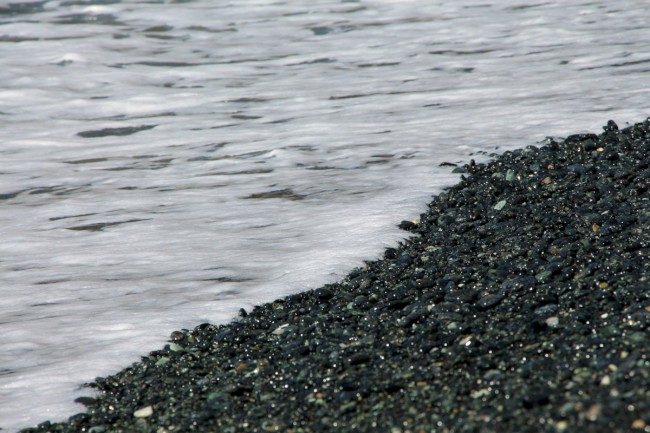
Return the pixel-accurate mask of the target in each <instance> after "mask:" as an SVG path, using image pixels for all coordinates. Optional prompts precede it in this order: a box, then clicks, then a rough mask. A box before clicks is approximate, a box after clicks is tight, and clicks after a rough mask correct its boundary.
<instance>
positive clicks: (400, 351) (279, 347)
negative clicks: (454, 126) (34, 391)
mask: <svg viewBox="0 0 650 433" xmlns="http://www.w3.org/2000/svg"><path fill="white" fill-rule="evenodd" d="M456 170H458V171H462V172H463V173H464V174H463V179H462V181H460V182H459V183H458V184H457V185H456V186H453V187H451V188H449V189H447V190H445V191H444V192H443V193H441V194H440V195H438V196H436V197H434V198H433V201H432V202H431V203H430V204H429V209H428V211H427V212H426V213H424V214H422V215H421V218H420V220H419V221H418V222H403V223H402V224H401V225H400V226H401V227H402V228H404V229H406V230H409V231H410V232H412V233H413V236H412V237H411V238H410V239H409V240H407V241H404V242H403V243H402V244H400V246H399V247H398V248H389V249H388V250H386V252H385V254H384V258H383V259H381V260H377V261H374V262H368V264H367V266H366V267H364V268H363V269H356V270H354V271H353V272H351V273H350V274H349V275H348V276H347V277H345V278H344V279H343V280H342V281H340V282H338V283H335V284H331V285H326V286H324V287H322V288H319V289H317V290H312V291H308V292H304V293H299V294H296V295H292V296H289V297H286V298H283V299H278V300H276V301H275V302H272V303H268V304H264V305H261V306H258V307H256V308H255V309H253V310H252V311H250V312H248V313H247V312H246V311H243V310H242V311H240V315H241V316H242V317H241V318H240V319H239V320H237V321H235V322H233V323H230V324H227V325H220V326H214V325H211V324H203V325H200V326H198V327H196V328H195V329H194V330H191V331H188V330H183V331H177V332H174V333H173V334H172V336H171V341H170V343H169V344H168V345H167V346H165V347H164V348H163V349H162V350H158V351H155V352H152V353H150V354H149V355H148V356H146V357H143V359H142V361H141V362H138V363H136V364H133V365H132V366H130V367H128V368H125V369H124V370H122V371H121V372H119V373H117V374H115V375H114V376H110V377H106V378H97V379H96V380H95V382H94V383H92V384H90V386H91V387H93V388H95V389H96V390H98V391H99V392H100V395H99V397H97V398H96V399H95V398H81V399H79V402H80V403H82V404H84V405H86V406H87V410H86V412H84V413H80V414H78V415H75V416H73V417H71V418H70V419H69V420H68V421H67V422H64V423H50V422H45V423H42V424H40V425H39V426H37V427H35V428H29V429H26V430H23V432H75V433H77V432H92V433H102V432H153V433H172V432H219V433H232V432H276V431H277V432H293V433H299V432H333V431H350V432H352V431H354V432H388V433H407V432H412V433H421V432H425V433H431V432H434V433H445V432H450V433H456V432H458V433H460V432H512V433H525V432H581V433H586V432H598V433H601V432H650V280H649V279H650V261H649V260H648V255H649V254H650V119H649V120H646V121H645V122H643V123H639V124H636V125H633V126H630V127H627V128H625V129H621V130H619V128H618V126H617V125H616V124H615V123H614V122H613V121H609V122H608V124H607V125H606V126H605V127H604V132H602V133H601V134H600V135H596V134H578V135H572V136H569V137H567V138H566V139H565V140H564V141H562V142H557V141H554V140H552V139H547V141H546V143H545V145H544V146H542V147H534V146H528V147H526V148H524V149H521V150H517V151H513V152H505V153H504V154H503V155H500V156H498V157H496V158H495V159H494V160H492V161H491V162H489V163H486V164H475V163H473V162H472V163H471V164H468V165H465V166H464V167H458V168H457V169H456Z"/></svg>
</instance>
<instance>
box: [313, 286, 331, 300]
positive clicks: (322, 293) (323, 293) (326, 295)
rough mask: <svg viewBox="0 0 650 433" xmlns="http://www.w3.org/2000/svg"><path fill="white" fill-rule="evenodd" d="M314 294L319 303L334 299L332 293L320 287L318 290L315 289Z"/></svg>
mask: <svg viewBox="0 0 650 433" xmlns="http://www.w3.org/2000/svg"><path fill="white" fill-rule="evenodd" d="M314 294H315V295H316V297H317V298H318V299H320V300H321V301H327V300H328V299H332V298H333V297H334V293H332V292H330V291H329V290H327V289H325V288H322V287H321V288H320V289H316V290H315V291H314Z"/></svg>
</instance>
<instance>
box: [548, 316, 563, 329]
mask: <svg viewBox="0 0 650 433" xmlns="http://www.w3.org/2000/svg"><path fill="white" fill-rule="evenodd" d="M545 322H546V324H547V325H548V326H550V327H551V328H555V327H557V325H559V323H560V319H559V318H558V317H557V316H551V317H548V318H547V319H546V320H545Z"/></svg>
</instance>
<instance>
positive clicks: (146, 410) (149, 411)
mask: <svg viewBox="0 0 650 433" xmlns="http://www.w3.org/2000/svg"><path fill="white" fill-rule="evenodd" d="M151 415H153V407H152V406H145V407H143V408H142V409H138V410H136V411H135V412H133V416H134V417H136V418H147V417H149V416H151Z"/></svg>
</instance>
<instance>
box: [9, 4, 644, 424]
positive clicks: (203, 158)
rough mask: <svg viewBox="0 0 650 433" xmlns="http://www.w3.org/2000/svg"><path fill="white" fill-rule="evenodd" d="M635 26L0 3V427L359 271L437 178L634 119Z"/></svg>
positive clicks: (636, 11)
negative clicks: (186, 339) (178, 340)
mask: <svg viewBox="0 0 650 433" xmlns="http://www.w3.org/2000/svg"><path fill="white" fill-rule="evenodd" d="M648 17H649V15H648V13H647V2H646V1H643V0H631V1H628V2H625V5H624V6H623V5H622V4H619V3H617V2H608V1H604V0H602V1H586V0H584V1H578V0H571V1H559V0H558V1H543V0H539V1H523V0H519V1H518V0H503V1H498V2H496V1H486V0H482V1H458V0H453V1H452V0H445V1H431V0H410V1H387V0H368V1H365V0H364V1H342V2H341V1H324V0H296V1H294V0H292V1H264V0H249V1H245V0H238V1H233V2H222V1H214V0H194V1H192V0H189V1H188V0H184V1H180V0H178V1H169V0H140V1H138V0H129V1H127V0H124V1H120V0H89V1H85V0H62V1H38V2H28V1H19V0H16V2H15V3H14V4H9V3H8V2H7V1H6V0H2V1H0V62H1V65H2V67H1V68H0V122H1V124H0V125H1V126H0V295H1V296H0V335H2V350H1V351H0V426H1V427H4V428H5V429H6V430H9V431H13V430H16V429H18V428H20V427H27V426H30V425H34V424H36V423H38V422H41V421H43V420H45V419H53V420H62V419H65V418H67V417H68V416H70V415H72V414H74V413H76V412H78V411H81V410H82V409H83V407H81V406H79V405H76V404H75V403H73V399H74V398H75V397H76V396H78V395H80V391H79V390H78V388H79V386H80V384H82V383H84V382H87V381H90V380H92V379H93V378H94V377H95V376H98V375H107V374H110V373H111V372H115V371H117V370H119V369H120V368H122V367H125V366H127V365H128V364H129V363H131V362H133V361H136V360H138V359H139V356H140V355H144V354H146V353H147V352H148V351H150V350H154V349H157V348H160V347H161V346H162V345H163V344H164V343H165V341H166V339H167V337H168V335H169V334H170V332H172V331H174V330H176V329H180V328H192V327H194V326H196V325H198V324H200V323H202V322H212V323H223V322H226V321H228V320H231V319H233V318H234V317H235V316H236V314H237V310H238V309H239V308H241V307H244V308H246V309H250V308H251V307H252V306H253V305H256V304H259V303H262V302H265V301H271V300H273V299H275V298H278V297H281V296H284V295H287V294H289V293H292V292H296V291H299V290H304V289H308V288H315V287H318V286H319V285H321V284H323V283H325V282H331V281H334V280H336V279H337V278H340V277H341V276H342V275H344V274H345V273H346V272H347V271H349V270H350V269H351V268H353V267H354V266H358V265H362V264H363V260H364V259H372V258H375V257H377V256H378V255H379V254H380V253H381V251H382V250H383V248H385V247H387V246H390V245H395V243H396V242H397V241H398V240H400V239H403V238H404V237H405V236H406V234H405V233H404V232H400V231H399V230H398V229H397V228H396V224H398V223H399V222H400V221H401V220H403V219H412V218H415V217H417V216H418V214H419V213H420V212H422V211H423V210H424V209H425V204H426V202H427V201H428V199H429V197H430V196H431V195H432V194H434V193H436V192H438V191H440V189H441V188H443V187H444V186H448V185H450V184H451V183H453V182H454V181H455V180H456V179H457V177H456V176H457V175H453V174H451V172H450V167H439V164H440V163H441V162H453V163H459V162H467V161H468V160H469V159H470V158H475V159H480V160H484V159H485V158H486V156H485V152H487V153H490V152H493V151H495V150H497V151H499V152H500V151H503V150H507V149H512V148H515V147H521V146H525V145H529V144H535V143H536V142H541V141H542V140H544V138H545V137H546V136H549V135H550V136H564V135H567V134H571V133H577V132H585V131H597V130H599V129H600V126H601V125H603V124H604V123H605V122H606V121H607V120H608V119H610V118H611V119H614V120H616V121H617V122H618V123H619V124H620V125H621V126H624V125H625V124H626V122H635V121H640V120H643V119H644V118H645V117H646V116H647V115H648V113H649V106H650V102H649V101H650V99H649V96H650V92H649V90H648V86H647V77H648V73H649V70H650V39H648V37H647V29H648V25H649V22H648V21H649V20H648ZM481 152H482V153H481ZM82 393H85V394H88V391H84V392H82Z"/></svg>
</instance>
